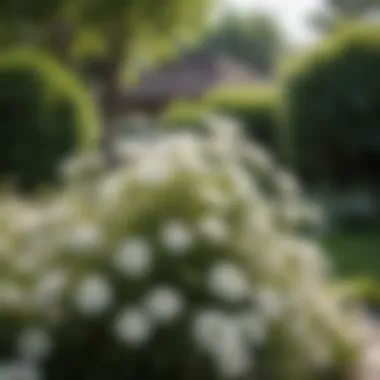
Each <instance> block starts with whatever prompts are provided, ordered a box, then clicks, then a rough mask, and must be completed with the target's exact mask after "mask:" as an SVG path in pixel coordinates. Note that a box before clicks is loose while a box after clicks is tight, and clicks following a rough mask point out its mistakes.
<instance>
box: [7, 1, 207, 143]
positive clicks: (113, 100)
mask: <svg viewBox="0 0 380 380" xmlns="http://www.w3.org/2000/svg"><path fill="white" fill-rule="evenodd" d="M211 4H212V0H193V1H192V2H189V1H188V0H98V1H93V0H76V1H75V2H72V1H68V0H52V1H50V0H49V1H45V0H38V1H34V0H33V1H32V0H20V1H18V2H16V3H15V2H13V1H12V0H5V1H4V2H3V1H2V2H1V5H0V14H1V16H0V21H4V24H3V25H10V26H11V27H12V28H10V29H8V28H7V27H3V35H4V34H5V35H7V38H6V40H11V41H12V43H20V42H21V43H25V40H24V37H25V33H21V32H22V31H24V30H25V28H26V27H27V28H29V29H30V28H33V29H34V30H36V32H37V33H36V36H35V39H33V41H30V40H28V43H32V44H36V45H40V46H45V47H48V48H49V49H50V50H52V51H53V52H54V53H55V54H56V55H57V56H58V57H59V58H60V60H61V61H64V62H65V63H68V64H72V61H71V59H72V56H71V53H72V51H71V49H72V46H73V44H74V43H75V41H77V40H78V38H80V37H82V36H83V33H87V35H91V36H92V37H93V38H94V39H95V40H97V41H100V42H101V44H102V47H103V51H102V53H103V55H104V56H105V57H106V58H107V65H106V70H105V71H103V72H102V76H101V78H97V79H98V81H99V83H100V84H101V89H102V90H101V92H102V96H101V98H102V101H101V104H102V108H103V111H104V112H103V116H104V119H105V121H106V124H108V125H107V128H110V129H111V128H112V118H113V116H114V114H115V111H116V108H117V106H118V100H119V83H120V82H119V79H120V75H119V74H120V69H121V67H122V65H123V64H124V63H125V62H127V63H131V62H132V58H133V57H134V56H135V53H136V51H141V50H142V49H143V50H144V52H149V53H154V52H155V46H159V43H160V42H162V41H164V40H171V41H173V40H175V39H179V38H189V37H190V36H192V35H193V33H194V31H199V30H200V28H199V25H200V24H202V23H203V22H204V21H205V20H206V17H205V16H207V10H208V8H209V6H211ZM0 32H1V31H0ZM10 32H11V37H12V38H9V33H10ZM26 34H27V37H28V38H29V36H28V33H26ZM20 35H22V37H20ZM109 136H112V131H110V133H109ZM107 145H109V144H107Z"/></svg>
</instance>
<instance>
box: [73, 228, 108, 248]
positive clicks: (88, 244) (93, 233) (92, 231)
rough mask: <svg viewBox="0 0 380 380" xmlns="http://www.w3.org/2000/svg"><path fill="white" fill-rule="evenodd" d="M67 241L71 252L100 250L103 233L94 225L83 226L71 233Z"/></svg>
mask: <svg viewBox="0 0 380 380" xmlns="http://www.w3.org/2000/svg"><path fill="white" fill-rule="evenodd" d="M67 239H68V248H69V249H70V250H73V251H74V252H83V251H88V250H91V249H96V248H98V247H99V245H100V244H101V243H102V233H101V231H100V230H99V228H97V227H96V226H94V225H91V224H81V225H78V226H76V227H75V228H74V229H73V230H72V231H71V232H70V234H69V235H68V236H67Z"/></svg>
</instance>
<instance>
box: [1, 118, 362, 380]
mask: <svg viewBox="0 0 380 380" xmlns="http://www.w3.org/2000/svg"><path fill="white" fill-rule="evenodd" d="M224 124H225V125H224ZM217 127H218V130H217V131H214V130H213V128H211V130H210V134H209V136H208V137H207V136H202V137H199V136H196V135H190V134H189V135H188V134H180V135H175V134H174V135H170V136H164V137H163V138H162V139H159V140H158V141H155V142H150V143H149V144H144V143H142V142H140V143H129V145H126V146H125V148H124V150H122V149H120V151H119V153H120V155H121V156H122V157H123V159H124V160H125V164H124V165H123V166H122V167H121V168H120V169H118V170H117V171H115V172H113V173H108V174H105V173H103V171H102V167H101V162H100V161H99V160H98V159H97V157H86V158H85V159H81V160H79V161H78V162H75V161H74V162H72V163H70V165H67V166H66V168H65V173H66V174H67V175H68V176H69V179H71V180H70V182H69V184H68V187H67V189H66V190H65V192H63V193H62V194H58V195H55V196H53V197H51V198H50V199H43V200H41V201H39V202H38V201H36V202H34V203H33V204H25V202H22V201H21V200H19V199H15V198H12V197H9V196H8V197H5V196H4V197H5V198H4V199H3V201H2V202H1V204H0V207H1V208H2V210H1V211H2V212H0V215H1V219H0V233H1V235H0V236H1V239H0V242H1V245H0V250H1V255H0V260H1V265H0V273H1V277H0V278H1V282H0V288H1V291H0V310H1V314H0V335H1V337H2V341H1V346H0V355H1V356H2V358H4V359H8V360H12V359H13V360H16V359H17V360H19V361H20V363H27V364H29V365H33V368H37V369H39V370H40V371H41V373H42V374H44V375H45V376H44V378H46V379H48V380H49V379H54V380H61V379H62V380H63V379H91V380H95V379H96V380H97V379H100V380H103V379H124V378H126V377H128V378H130V379H142V378H145V377H146V378H148V379H157V378H158V377H159V376H161V375H162V376H163V378H169V379H179V378H182V377H184V378H188V379H199V378H201V379H210V380H212V379H231V380H234V379H251V378H255V379H261V380H264V379H274V380H277V379H279V380H282V379H284V380H295V379H302V380H303V379H305V380H306V379H307V380H309V379H313V378H315V379H326V378H327V376H331V378H332V379H334V380H335V379H337V378H338V376H341V377H342V378H345V374H346V370H347V369H348V368H349V365H350V364H352V362H351V360H353V358H354V353H355V349H356V343H357V338H358V335H357V333H358V332H359V329H358V328H357V327H358V326H359V324H357V322H358V321H357V317H358V315H357V313H354V310H353V312H352V313H351V310H350V308H349V305H347V304H345V303H343V300H344V299H343V298H342V299H341V298H340V296H339V295H337V294H335V293H332V292H329V288H328V278H329V268H328V267H327V266H326V263H325V261H324V258H323V254H322V253H321V252H320V248H319V247H318V245H316V244H315V243H314V242H313V240H311V239H310V238H307V237H306V235H305V234H304V233H302V231H300V230H299V229H298V227H299V226H300V224H303V223H304V222H305V214H308V215H310V213H311V209H310V208H309V207H308V206H307V205H304V204H303V203H302V202H301V201H300V198H299V196H300V194H299V189H298V188H297V184H296V182H295V181H294V180H293V178H292V177H291V176H289V175H288V174H287V173H284V172H282V171H280V170H279V169H278V168H276V167H275V164H274V163H273V162H272V161H271V160H270V158H269V157H267V156H266V154H265V153H264V152H261V150H260V149H259V148H258V147H256V146H255V145H251V144H248V143H246V142H245V141H244V138H243V136H240V135H239V134H238V133H237V131H236V130H235V129H234V128H230V125H229V124H227V123H225V122H223V121H218V122H217ZM305 207H306V208H305ZM305 210H306V211H307V212H305ZM3 215H4V217H3ZM2 379H3V378H2Z"/></svg>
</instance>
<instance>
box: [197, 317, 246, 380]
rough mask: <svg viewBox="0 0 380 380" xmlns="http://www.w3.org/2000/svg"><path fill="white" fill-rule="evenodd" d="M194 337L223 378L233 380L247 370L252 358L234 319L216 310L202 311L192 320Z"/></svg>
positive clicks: (241, 331)
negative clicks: (232, 379) (231, 379)
mask: <svg viewBox="0 0 380 380" xmlns="http://www.w3.org/2000/svg"><path fill="white" fill-rule="evenodd" d="M193 334H194V339H195V342H196V343H197V345H198V346H199V348H200V349H202V350H204V351H205V352H206V353H207V354H209V355H210V357H211V359H212V360H213V361H214V363H215V364H216V366H217V369H218V370H219V372H220V373H221V374H222V375H223V376H227V378H230V377H232V378H234V377H237V376H240V375H243V374H245V373H246V372H247V371H248V369H249V367H250V363H251V362H252V358H250V357H249V352H248V347H247V345H246V339H245V337H244V334H243V330H242V329H241V328H240V326H239V324H237V323H236V321H235V320H234V319H233V318H231V317H229V316H228V315H226V314H224V313H222V312H221V311H218V310H206V311H201V312H199V313H198V314H197V315H195V317H194V321H193Z"/></svg>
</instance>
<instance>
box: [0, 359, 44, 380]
mask: <svg viewBox="0 0 380 380" xmlns="http://www.w3.org/2000/svg"><path fill="white" fill-rule="evenodd" d="M0 379H1V380H42V379H43V377H42V374H41V371H40V370H39V369H38V367H37V366H36V365H34V364H30V363H25V362H23V361H16V362H10V363H8V362H6V363H0Z"/></svg>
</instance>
